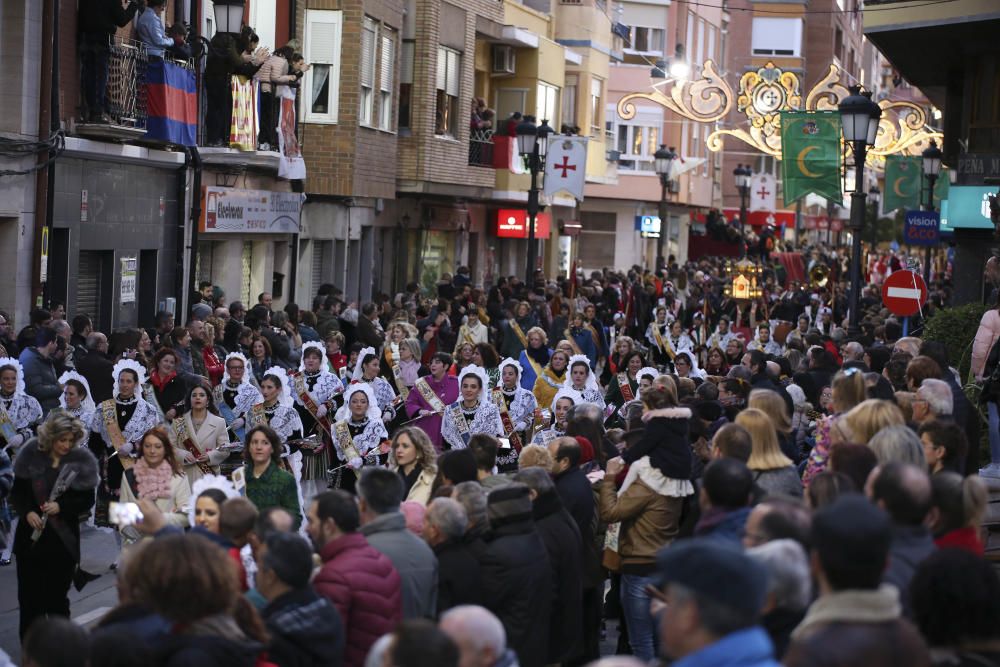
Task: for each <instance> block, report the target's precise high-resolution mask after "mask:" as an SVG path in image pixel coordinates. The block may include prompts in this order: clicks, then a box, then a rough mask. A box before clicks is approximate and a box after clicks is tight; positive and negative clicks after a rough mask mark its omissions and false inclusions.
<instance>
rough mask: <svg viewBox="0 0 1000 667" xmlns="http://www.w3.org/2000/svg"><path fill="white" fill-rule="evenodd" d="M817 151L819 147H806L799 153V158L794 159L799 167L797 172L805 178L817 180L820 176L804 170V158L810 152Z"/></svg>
mask: <svg viewBox="0 0 1000 667" xmlns="http://www.w3.org/2000/svg"><path fill="white" fill-rule="evenodd" d="M815 150H819V146H806V147H805V148H803V149H802V150H801V151H799V156H798V158H796V160H795V162H796V164H798V166H799V171H801V172H802V175H803V176H805V177H806V178H819V177H820V176H822V174H817V173H814V172H811V171H809V170H808V169H806V156H807V155H809V153H810V152H811V151H815Z"/></svg>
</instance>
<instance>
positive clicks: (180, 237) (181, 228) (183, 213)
mask: <svg viewBox="0 0 1000 667" xmlns="http://www.w3.org/2000/svg"><path fill="white" fill-rule="evenodd" d="M190 167H191V151H190V149H188V148H185V149H184V164H183V165H181V166H180V167H179V168H178V169H177V228H176V230H175V232H174V233H175V236H176V239H175V247H176V248H177V250H176V253H177V254H176V259H175V262H176V260H178V259H179V260H181V261H180V262H179V264H180V268H179V269H178V270H176V271H175V272H174V298H175V299H176V300H177V304H176V308H177V311H178V312H176V313H174V317H175V319H177V321H178V322H180V319H179V318H177V315H179V314H180V310H181V309H182V308H183V307H184V282H185V281H184V261H183V257H184V254H183V253H184V241H185V236H186V235H185V231H186V227H187V177H188V169H190ZM192 196H193V194H192Z"/></svg>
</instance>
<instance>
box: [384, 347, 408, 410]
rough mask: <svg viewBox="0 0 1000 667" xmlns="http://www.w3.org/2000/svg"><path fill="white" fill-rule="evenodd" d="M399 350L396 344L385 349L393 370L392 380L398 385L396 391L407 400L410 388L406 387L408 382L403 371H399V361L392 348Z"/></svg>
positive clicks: (401, 397)
mask: <svg viewBox="0 0 1000 667" xmlns="http://www.w3.org/2000/svg"><path fill="white" fill-rule="evenodd" d="M394 347H395V348H396V349H399V346H398V345H396V343H393V344H392V345H390V346H388V347H386V348H385V356H386V357H387V358H388V360H389V367H390V368H392V379H393V382H395V383H396V389H398V390H399V398H400V399H402V400H404V401H405V400H406V397H407V396H409V395H410V388H409V387H407V386H406V382H404V381H403V371H401V370H400V369H399V359H398V358H397V355H396V354H393V349H392V348H394Z"/></svg>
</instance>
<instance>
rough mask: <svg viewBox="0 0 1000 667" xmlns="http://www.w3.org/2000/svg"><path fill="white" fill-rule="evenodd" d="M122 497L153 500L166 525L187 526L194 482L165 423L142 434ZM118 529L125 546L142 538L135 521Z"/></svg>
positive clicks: (126, 475)
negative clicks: (186, 473)
mask: <svg viewBox="0 0 1000 667" xmlns="http://www.w3.org/2000/svg"><path fill="white" fill-rule="evenodd" d="M199 389H201V387H199ZM201 391H205V390H204V389H201ZM119 498H120V499H121V502H123V503H138V501H140V500H151V501H153V502H154V503H155V504H156V506H157V507H158V508H159V509H160V511H161V512H162V513H163V516H164V522H165V524H166V525H170V526H177V527H178V528H187V526H188V504H189V503H190V502H191V485H190V483H189V482H188V478H187V475H185V474H184V469H183V466H182V465H181V462H180V460H179V459H178V458H177V453H176V451H175V450H174V446H173V444H171V442H170V436H169V435H168V434H167V430H166V429H165V428H163V427H162V426H156V427H154V428H151V429H149V430H148V431H146V433H145V435H143V436H142V441H141V442H140V443H139V460H138V461H136V463H135V465H134V466H132V467H131V468H129V469H128V470H126V471H125V475H124V476H123V478H122V486H121V490H120V492H119ZM118 530H119V531H120V532H121V534H122V542H123V543H124V544H125V545H126V546H128V545H130V544H134V543H135V542H137V541H139V540H140V539H141V538H142V533H140V532H139V531H138V530H137V529H136V527H135V525H119V526H118Z"/></svg>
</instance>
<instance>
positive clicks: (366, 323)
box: [357, 303, 385, 351]
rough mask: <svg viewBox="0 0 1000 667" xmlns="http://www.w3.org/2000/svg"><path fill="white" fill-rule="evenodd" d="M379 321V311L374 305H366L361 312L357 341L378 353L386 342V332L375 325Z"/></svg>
mask: <svg viewBox="0 0 1000 667" xmlns="http://www.w3.org/2000/svg"><path fill="white" fill-rule="evenodd" d="M377 319H378V309H377V308H376V307H375V304H374V303H366V304H365V305H363V306H361V312H360V314H359V316H358V332H357V335H358V338H357V339H358V342H359V343H361V344H362V345H364V346H365V347H372V348H375V350H376V351H378V349H379V347H381V345H382V342H383V341H384V340H385V332H383V331H382V330H381V329H380V328H379V327H378V326H376V324H375V321H376V320H377Z"/></svg>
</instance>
